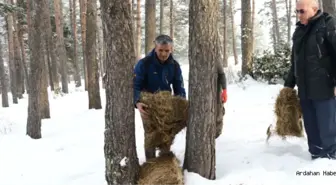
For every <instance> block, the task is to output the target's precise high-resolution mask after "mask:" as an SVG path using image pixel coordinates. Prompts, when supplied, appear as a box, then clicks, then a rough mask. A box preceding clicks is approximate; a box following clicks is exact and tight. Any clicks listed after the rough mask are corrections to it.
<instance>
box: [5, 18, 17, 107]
mask: <svg viewBox="0 0 336 185" xmlns="http://www.w3.org/2000/svg"><path fill="white" fill-rule="evenodd" d="M6 21H7V32H8V54H9V56H8V64H9V76H10V86H11V93H12V99H13V103H14V104H17V103H18V97H17V87H16V74H15V59H14V56H15V55H14V34H13V15H12V13H9V14H7V20H6Z"/></svg>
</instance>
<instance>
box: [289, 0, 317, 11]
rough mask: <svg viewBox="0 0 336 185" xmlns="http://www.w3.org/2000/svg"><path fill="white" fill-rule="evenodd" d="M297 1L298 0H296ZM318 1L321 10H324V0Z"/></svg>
mask: <svg viewBox="0 0 336 185" xmlns="http://www.w3.org/2000/svg"><path fill="white" fill-rule="evenodd" d="M296 1H297V0H296ZM318 3H319V7H320V10H321V11H324V10H323V0H319V1H318Z"/></svg>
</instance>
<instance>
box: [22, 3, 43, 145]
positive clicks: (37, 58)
mask: <svg viewBox="0 0 336 185" xmlns="http://www.w3.org/2000/svg"><path fill="white" fill-rule="evenodd" d="M28 2H29V5H30V6H29V7H30V8H31V10H30V12H31V14H30V16H31V24H29V39H30V42H29V47H30V50H31V61H30V75H31V76H30V89H29V90H30V91H29V97H28V119H27V135H28V136H30V137H31V138H33V139H40V138H41V137H42V134H41V113H40V104H39V101H40V95H41V83H42V78H41V75H42V74H43V67H44V65H45V64H44V62H45V61H44V52H41V51H43V50H44V43H45V42H44V39H45V37H44V31H45V30H46V27H45V24H44V19H45V17H44V16H43V15H44V10H45V9H46V7H48V6H47V1H46V0H29V1H28Z"/></svg>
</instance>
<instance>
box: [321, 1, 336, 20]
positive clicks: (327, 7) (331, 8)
mask: <svg viewBox="0 0 336 185" xmlns="http://www.w3.org/2000/svg"><path fill="white" fill-rule="evenodd" d="M335 3H336V2H335V0H323V1H322V4H323V11H324V12H327V13H330V14H332V15H334V16H335V15H336V5H335Z"/></svg>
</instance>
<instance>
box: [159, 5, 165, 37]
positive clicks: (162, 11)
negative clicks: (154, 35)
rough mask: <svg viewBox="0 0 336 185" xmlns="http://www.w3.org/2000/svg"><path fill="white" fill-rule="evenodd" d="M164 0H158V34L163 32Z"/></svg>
mask: <svg viewBox="0 0 336 185" xmlns="http://www.w3.org/2000/svg"><path fill="white" fill-rule="evenodd" d="M164 1H165V0H160V34H163V21H164Z"/></svg>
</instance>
